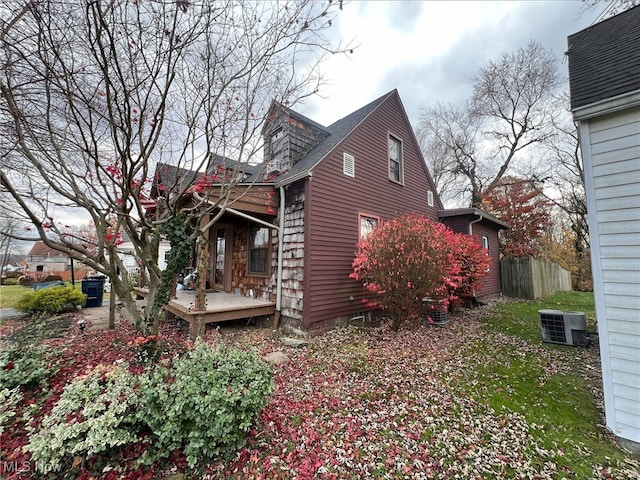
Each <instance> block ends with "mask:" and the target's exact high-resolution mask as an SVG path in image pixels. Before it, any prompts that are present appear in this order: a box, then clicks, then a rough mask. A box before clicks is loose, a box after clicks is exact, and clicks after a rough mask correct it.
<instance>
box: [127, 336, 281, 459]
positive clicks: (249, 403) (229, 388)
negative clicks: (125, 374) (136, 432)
mask: <svg viewBox="0 0 640 480" xmlns="http://www.w3.org/2000/svg"><path fill="white" fill-rule="evenodd" d="M272 392H273V372H272V370H271V367H270V366H269V365H267V364H266V363H265V362H264V361H263V360H262V359H261V358H260V357H259V356H258V355H256V354H254V353H250V352H243V351H238V350H231V349H224V348H220V349H217V350H213V349H211V347H209V346H208V345H207V344H205V343H204V342H201V341H197V343H196V345H195V347H194V348H193V350H191V351H190V352H189V353H188V354H187V355H186V356H184V357H182V358H180V359H177V360H176V361H175V362H174V364H173V367H172V368H171V369H170V368H167V367H164V366H161V365H159V366H157V367H156V368H155V370H154V371H153V372H152V373H151V374H150V375H148V376H146V377H143V378H142V379H141V383H140V387H139V390H138V393H139V395H140V401H141V408H140V410H139V412H138V420H139V421H141V422H143V423H145V424H147V425H148V426H149V428H150V430H151V432H152V442H153V443H154V451H150V452H147V454H146V455H145V456H144V458H143V459H142V460H143V462H144V463H149V464H150V463H152V462H153V461H155V460H157V459H158V458H161V457H166V456H168V455H169V454H170V453H171V452H172V451H174V450H176V449H178V448H181V449H182V450H183V452H184V454H185V455H186V459H187V463H188V465H189V467H190V468H194V467H196V466H197V465H203V464H204V463H205V462H208V461H210V460H212V459H214V458H216V457H219V456H220V455H224V454H226V453H231V452H234V451H235V450H237V449H238V448H240V447H241V446H242V445H244V443H245V442H246V440H247V433H248V431H249V428H250V426H251V425H252V424H253V423H254V422H255V421H256V419H257V418H258V415H259V414H260V411H261V410H262V409H263V408H264V406H265V405H266V403H267V397H268V396H269V395H270V394H271V393H272Z"/></svg>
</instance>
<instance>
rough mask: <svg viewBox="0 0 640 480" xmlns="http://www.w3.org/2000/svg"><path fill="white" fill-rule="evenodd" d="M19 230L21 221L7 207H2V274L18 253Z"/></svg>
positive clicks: (0, 228)
mask: <svg viewBox="0 0 640 480" xmlns="http://www.w3.org/2000/svg"><path fill="white" fill-rule="evenodd" d="M19 228H20V225H19V220H18V219H17V218H16V217H15V216H13V215H12V214H11V212H9V211H8V210H7V209H6V207H3V206H0V255H2V262H1V264H0V266H1V268H0V272H2V273H4V270H5V267H6V266H7V265H8V264H9V262H10V261H11V260H10V259H11V256H12V255H13V254H15V253H17V248H18V242H17V241H16V239H15V235H16V233H17V230H18V229H19Z"/></svg>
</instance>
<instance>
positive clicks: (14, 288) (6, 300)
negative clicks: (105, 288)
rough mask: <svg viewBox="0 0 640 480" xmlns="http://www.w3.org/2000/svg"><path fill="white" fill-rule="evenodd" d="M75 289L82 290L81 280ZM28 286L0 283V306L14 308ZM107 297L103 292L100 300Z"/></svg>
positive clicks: (104, 299)
mask: <svg viewBox="0 0 640 480" xmlns="http://www.w3.org/2000/svg"><path fill="white" fill-rule="evenodd" d="M66 285H67V286H71V282H66ZM75 287H76V290H82V282H81V281H76V285H75ZM30 291H32V289H31V288H30V287H21V286H20V285H2V286H0V308H15V306H16V303H17V302H18V299H19V298H20V297H21V296H22V295H23V294H24V293H25V292H30ZM108 299H109V294H108V293H105V294H103V297H102V300H103V301H106V300H108Z"/></svg>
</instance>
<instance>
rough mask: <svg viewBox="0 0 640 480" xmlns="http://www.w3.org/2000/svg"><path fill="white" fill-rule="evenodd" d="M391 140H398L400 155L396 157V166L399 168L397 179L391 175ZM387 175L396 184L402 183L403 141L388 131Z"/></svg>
mask: <svg viewBox="0 0 640 480" xmlns="http://www.w3.org/2000/svg"><path fill="white" fill-rule="evenodd" d="M392 140H395V141H396V142H398V156H399V157H400V158H399V159H398V162H397V163H398V168H399V170H400V171H399V172H398V177H399V179H398V180H396V179H395V178H393V177H392V176H391V142H392ZM387 175H388V176H389V180H390V181H392V182H393V183H397V184H398V185H404V147H403V141H402V139H401V138H400V137H398V136H397V135H394V134H393V133H391V132H388V134H387Z"/></svg>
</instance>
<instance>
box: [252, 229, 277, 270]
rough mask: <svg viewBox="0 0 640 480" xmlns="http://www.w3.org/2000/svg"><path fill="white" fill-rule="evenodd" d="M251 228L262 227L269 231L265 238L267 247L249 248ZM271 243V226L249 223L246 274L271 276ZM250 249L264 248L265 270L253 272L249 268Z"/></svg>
mask: <svg viewBox="0 0 640 480" xmlns="http://www.w3.org/2000/svg"><path fill="white" fill-rule="evenodd" d="M253 228H256V229H258V230H260V229H262V228H266V229H267V231H268V232H269V238H268V239H267V247H266V249H265V248H251V230H252V229H253ZM272 244H273V238H272V236H271V228H269V227H266V226H264V225H258V224H250V225H249V228H248V229H247V269H246V270H247V276H252V277H267V278H268V277H270V276H271V270H272V265H271V260H272V250H273V248H272ZM252 250H266V251H267V271H266V272H254V271H253V270H251V251H252Z"/></svg>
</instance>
